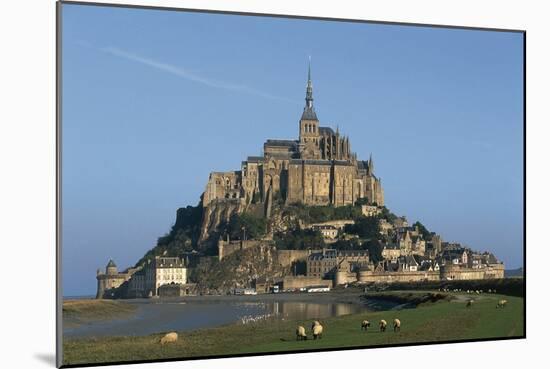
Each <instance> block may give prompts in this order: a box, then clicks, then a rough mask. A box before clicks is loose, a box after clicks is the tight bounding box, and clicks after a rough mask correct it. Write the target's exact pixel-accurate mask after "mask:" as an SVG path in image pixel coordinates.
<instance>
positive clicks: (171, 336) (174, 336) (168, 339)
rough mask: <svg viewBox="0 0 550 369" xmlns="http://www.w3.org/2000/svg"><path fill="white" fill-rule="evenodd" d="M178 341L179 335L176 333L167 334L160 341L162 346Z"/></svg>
mask: <svg viewBox="0 0 550 369" xmlns="http://www.w3.org/2000/svg"><path fill="white" fill-rule="evenodd" d="M177 340H178V334H177V333H176V332H170V333H166V334H165V335H164V337H162V338H161V339H160V344H161V345H164V344H165V343H170V342H176V341H177Z"/></svg>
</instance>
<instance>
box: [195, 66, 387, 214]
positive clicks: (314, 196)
mask: <svg viewBox="0 0 550 369" xmlns="http://www.w3.org/2000/svg"><path fill="white" fill-rule="evenodd" d="M305 100H306V105H305V107H304V111H303V113H302V117H301V118H300V122H299V137H298V140H271V139H268V140H267V141H266V142H265V143H264V148H263V149H264V150H263V156H249V157H248V158H247V160H245V161H243V162H242V164H241V170H239V171H232V172H212V173H211V174H210V176H209V179H208V184H207V186H206V190H205V192H204V194H203V201H202V203H203V206H204V207H207V206H208V205H210V204H211V203H212V202H215V201H219V200H221V201H224V199H238V201H239V202H241V203H243V204H244V205H248V204H250V203H253V202H263V203H271V201H272V199H273V198H277V199H281V200H282V201H284V203H286V204H293V203H302V204H306V205H330V204H331V205H334V206H343V205H352V204H354V203H355V201H356V200H357V199H359V198H367V199H368V202H369V203H371V204H376V205H378V206H382V205H384V191H383V189H382V184H381V181H380V178H378V177H376V176H375V175H374V163H373V160H372V156H371V157H370V158H369V160H367V161H363V160H358V159H357V155H356V154H355V153H354V152H353V151H352V150H351V144H350V141H349V138H348V137H347V136H345V135H342V134H340V132H339V130H338V129H336V131H334V130H333V129H332V128H330V127H322V126H320V123H319V119H318V118H317V114H316V112H315V108H314V107H313V84H312V82H311V68H309V70H308V81H307V87H306V99H305Z"/></svg>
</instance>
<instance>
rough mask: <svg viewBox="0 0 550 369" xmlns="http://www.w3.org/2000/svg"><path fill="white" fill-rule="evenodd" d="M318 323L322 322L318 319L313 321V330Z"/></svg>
mask: <svg viewBox="0 0 550 369" xmlns="http://www.w3.org/2000/svg"><path fill="white" fill-rule="evenodd" d="M316 325H321V323H320V322H319V321H318V320H314V321H313V323H311V330H313V328H315V326H316Z"/></svg>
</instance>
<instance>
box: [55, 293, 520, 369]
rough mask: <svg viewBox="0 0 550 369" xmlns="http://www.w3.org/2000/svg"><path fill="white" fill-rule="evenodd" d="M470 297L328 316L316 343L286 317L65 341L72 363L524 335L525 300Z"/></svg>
mask: <svg viewBox="0 0 550 369" xmlns="http://www.w3.org/2000/svg"><path fill="white" fill-rule="evenodd" d="M407 293H409V292H407ZM394 294H395V292H394ZM470 297H471V296H469V295H468V296H466V295H454V298H443V299H438V300H437V301H436V302H429V301H425V302H423V303H421V304H420V305H419V307H418V308H416V309H404V310H400V311H380V312H373V313H368V314H355V315H346V316H341V317H336V318H331V319H326V320H323V321H322V324H323V326H324V336H323V339H321V340H315V341H314V340H311V339H310V340H307V341H296V340H295V336H294V331H295V328H296V325H297V324H302V325H304V326H305V327H306V329H307V331H308V334H309V335H310V338H311V333H310V331H309V328H310V324H311V322H306V321H281V320H274V321H267V322H259V323H251V324H246V325H240V324H234V325H228V326H224V327H218V328H212V329H202V330H197V331H193V332H181V333H180V334H179V336H180V339H179V340H178V342H176V343H173V344H167V345H164V346H162V345H160V344H159V343H158V341H159V338H160V337H161V334H156V335H149V336H143V337H110V338H101V339H70V340H65V341H64V344H63V347H64V354H65V357H64V363H65V364H66V365H70V364H79V363H98V362H114V361H132V360H154V359H168V358H186V357H194V356H209V355H230V354H243V353H260V352H284V351H296V350H311V349H323V348H325V349H326V348H337V347H354V346H377V345H388V344H400V343H414V342H434V341H449V340H463V339H481V338H496V337H514V336H516V337H517V336H522V335H523V331H524V326H523V299H522V298H519V297H510V296H501V295H481V296H475V297H473V298H474V299H476V301H475V303H474V305H473V307H471V308H467V307H466V306H465V302H464V301H465V300H466V299H467V298H470ZM501 298H506V299H507V300H508V301H509V304H508V306H507V307H506V308H502V309H496V308H495V306H496V302H497V301H498V300H499V299H501ZM394 318H399V319H400V320H401V322H402V330H401V332H399V333H394V332H393V331H391V329H389V330H388V331H387V332H385V333H381V332H378V330H377V322H378V321H379V320H380V319H385V320H387V321H388V322H391V321H393V319H394ZM363 319H368V320H370V321H371V322H372V325H371V329H370V330H369V331H368V332H364V331H361V329H360V323H361V321H362V320H363Z"/></svg>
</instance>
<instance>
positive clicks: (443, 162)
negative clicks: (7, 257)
mask: <svg viewBox="0 0 550 369" xmlns="http://www.w3.org/2000/svg"><path fill="white" fill-rule="evenodd" d="M60 8H61V9H62V14H63V16H62V17H60V20H61V21H62V22H63V27H62V30H63V35H62V37H60V40H61V41H62V43H63V47H62V49H63V53H61V54H60V55H59V56H60V58H62V59H63V60H62V62H61V63H60V65H61V66H62V70H63V73H62V74H63V78H61V80H62V82H63V83H62V85H63V86H62V87H63V94H62V98H63V103H62V104H60V106H62V112H60V113H62V114H60V116H62V118H63V119H62V122H61V127H60V128H62V132H63V134H62V137H61V142H60V147H62V148H63V150H62V152H60V155H61V159H62V160H60V163H61V168H60V169H62V170H61V171H60V172H61V173H60V174H61V177H60V179H61V180H60V181H59V182H58V183H59V190H60V196H58V200H59V203H58V205H59V207H60V211H59V216H60V219H59V220H60V221H59V222H58V224H59V225H60V226H61V234H60V237H59V247H60V248H61V250H60V251H62V252H60V253H59V254H58V255H59V256H60V257H61V258H62V266H61V268H62V270H61V272H60V273H59V274H58V277H59V281H60V282H62V283H61V288H59V289H58V291H59V292H58V294H59V295H62V297H63V303H62V304H58V314H61V319H58V323H59V324H60V325H61V327H59V328H60V329H59V330H58V332H59V334H58V337H59V338H60V340H59V341H58V343H59V346H58V347H59V348H60V353H61V354H62V355H61V356H62V357H61V356H60V358H61V360H59V363H58V364H59V365H64V366H78V365H93V364H121V363H130V362H136V361H140V362H148V361H158V360H176V359H177V360H186V359H197V358H211V357H217V358H219V357H229V356H243V355H257V354H267V353H296V352H315V354H312V355H311V357H312V358H319V357H321V359H322V357H323V354H322V353H321V351H326V350H335V349H339V350H341V349H351V348H373V347H381V346H382V347H387V346H392V345H394V346H395V345H412V344H422V343H449V342H462V341H475V340H490V339H504V338H516V339H517V338H523V337H525V315H524V314H525V280H524V278H523V270H522V269H518V270H515V271H514V270H510V269H513V268H518V267H520V266H521V265H522V264H523V258H524V251H523V249H522V245H523V242H524V241H523V236H524V226H523V224H524V223H523V222H524V218H523V213H522V208H523V205H524V204H523V196H522V194H523V190H524V188H523V181H522V176H521V173H522V170H523V166H522V159H523V156H522V155H523V146H522V143H523V140H522V138H523V133H524V132H523V131H522V124H521V122H522V119H523V112H524V110H523V109H524V106H523V100H522V98H521V91H522V88H523V86H524V83H523V76H524V74H523V66H524V64H523V59H522V57H521V56H522V55H523V51H524V39H523V38H522V37H521V35H520V34H519V33H518V34H516V33H510V32H506V31H503V30H501V31H499V32H493V31H488V30H486V31H483V32H481V31H474V30H470V29H456V28H445V27H423V26H421V25H415V26H414V27H410V26H406V25H394V24H378V23H375V22H367V23H361V22H356V21H355V22H346V21H345V20H339V21H337V22H336V21H331V20H328V19H327V20H319V19H313V18H312V19H302V18H284V17H269V16H261V17H260V16H256V15H253V14H247V15H238V14H232V13H227V14H218V13H210V12H201V11H193V12H188V11H166V10H161V9H158V10H154V11H153V10H150V9H145V8H142V9H132V8H131V7H101V6H92V7H90V6H86V5H81V4H67V3H63V4H60ZM97 24H101V28H102V29H101V32H96V31H95V30H96V29H97ZM121 25H123V26H122V27H121ZM308 54H311V55H312V56H313V57H314V58H313V64H312V60H311V58H310V61H309V64H308V63H307V59H306V56H307V55H308ZM505 264H506V267H507V268H509V269H508V270H505ZM512 272H515V273H512ZM58 297H61V296H58ZM365 354H367V353H366V352H365ZM319 355H321V356H319ZM338 355H341V357H342V358H344V356H345V355H347V353H346V352H344V351H342V352H340V353H339V354H338ZM380 355H381V358H383V359H382V360H380V362H388V363H389V362H393V361H395V360H394V357H393V356H392V354H390V355H388V354H384V352H381V353H380ZM384 355H386V356H384ZM369 357H370V356H369V355H366V356H365V360H364V362H365V363H366V364H367V365H369V364H372V363H371V361H370V358H369ZM386 357H387V358H386ZM321 359H317V360H321ZM348 361H349V360H348ZM402 361H403V360H400V362H402ZM419 363H420V361H419ZM311 364H313V365H315V364H316V363H315V362H312V363H311ZM405 365H408V363H407V364H405Z"/></svg>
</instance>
